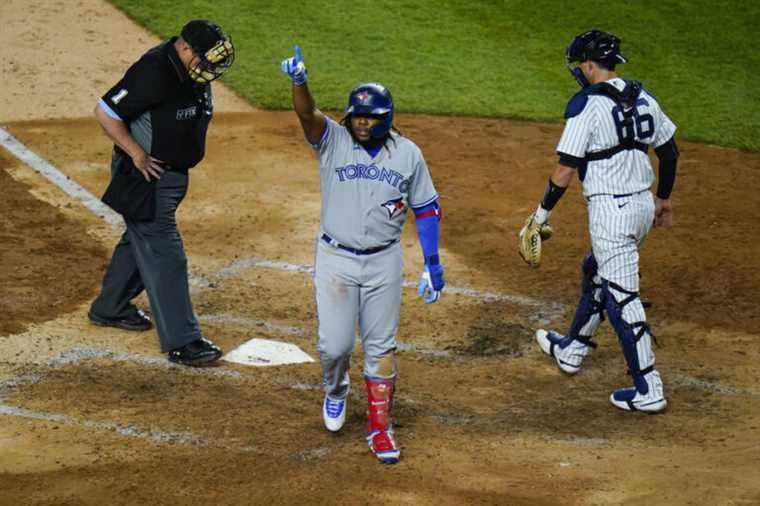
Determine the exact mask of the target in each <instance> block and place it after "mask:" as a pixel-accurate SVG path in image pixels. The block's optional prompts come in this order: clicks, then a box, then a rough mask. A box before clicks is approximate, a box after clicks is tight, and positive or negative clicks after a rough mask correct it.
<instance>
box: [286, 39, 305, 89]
mask: <svg viewBox="0 0 760 506" xmlns="http://www.w3.org/2000/svg"><path fill="white" fill-rule="evenodd" d="M294 50H295V56H292V57H290V58H285V59H284V60H282V63H280V68H281V69H282V71H283V72H285V73H286V74H287V75H288V76H290V79H291V80H292V81H293V84H295V85H296V86H301V85H302V84H304V83H305V82H306V80H307V79H308V73H307V72H306V65H305V64H304V62H303V56H302V55H301V48H300V47H299V46H294Z"/></svg>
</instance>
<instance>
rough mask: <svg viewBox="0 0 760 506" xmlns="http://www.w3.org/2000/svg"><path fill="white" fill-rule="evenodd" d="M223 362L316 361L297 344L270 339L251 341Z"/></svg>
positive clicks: (293, 362)
mask: <svg viewBox="0 0 760 506" xmlns="http://www.w3.org/2000/svg"><path fill="white" fill-rule="evenodd" d="M223 360H226V361H227V362H234V363H235V364H244V365H256V366H267V365H283V364H301V363H304V362H314V359H313V358H311V357H310V356H309V355H307V354H306V353H304V352H303V351H301V348H299V347H298V346H296V345H295V344H290V343H283V342H280V341H270V340H268V339H251V340H250V341H248V342H245V343H243V344H241V345H240V346H238V347H237V348H235V349H234V350H232V351H231V352H229V353H227V355H225V356H224V358H223Z"/></svg>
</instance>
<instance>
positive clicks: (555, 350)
mask: <svg viewBox="0 0 760 506" xmlns="http://www.w3.org/2000/svg"><path fill="white" fill-rule="evenodd" d="M581 270H582V271H583V276H582V278H581V298H580V300H579V301H578V307H577V309H576V310H575V316H574V317H573V323H572V324H571V325H570V330H569V331H568V333H567V335H566V336H563V335H562V334H558V333H557V332H554V331H551V330H550V331H546V330H543V329H539V330H538V331H537V332H536V341H537V342H538V344H539V346H540V347H541V349H542V350H543V351H544V353H546V354H547V355H551V356H552V357H554V359H555V360H556V362H557V367H559V368H560V369H561V370H562V371H564V372H566V373H568V374H575V373H577V372H578V371H579V370H580V368H581V364H582V363H583V359H584V358H585V357H586V355H588V353H589V352H590V351H591V349H592V348H596V343H595V342H593V341H592V340H591V337H592V336H593V335H594V333H595V332H596V329H597V328H599V324H600V323H601V322H602V320H604V304H603V303H602V284H601V283H602V280H601V278H600V277H599V275H598V274H597V263H596V259H595V258H594V255H593V254H592V253H589V254H588V255H586V256H585V257H584V258H583V262H582V263H581Z"/></svg>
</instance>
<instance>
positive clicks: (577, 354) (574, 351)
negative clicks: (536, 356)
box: [536, 329, 596, 374]
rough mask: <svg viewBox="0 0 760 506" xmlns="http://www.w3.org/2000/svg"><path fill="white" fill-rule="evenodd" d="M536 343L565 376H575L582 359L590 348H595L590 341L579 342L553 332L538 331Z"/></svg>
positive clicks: (593, 343) (594, 344)
mask: <svg viewBox="0 0 760 506" xmlns="http://www.w3.org/2000/svg"><path fill="white" fill-rule="evenodd" d="M536 341H537V342H538V345H539V346H540V347H541V350H543V352H544V353H546V354H547V355H549V356H551V357H554V360H555V362H556V363H557V367H559V368H560V369H561V370H562V371H564V372H566V373H567V374H575V373H577V372H578V371H580V369H581V364H582V363H583V359H584V358H585V357H586V355H588V353H589V352H590V351H591V348H596V343H595V342H593V341H591V340H589V341H586V342H584V341H580V340H578V339H575V338H572V337H565V336H563V335H562V334H558V333H557V332H554V331H553V330H549V331H546V330H544V329H538V330H537V331H536Z"/></svg>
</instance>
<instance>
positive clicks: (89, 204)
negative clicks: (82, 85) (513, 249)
mask: <svg viewBox="0 0 760 506" xmlns="http://www.w3.org/2000/svg"><path fill="white" fill-rule="evenodd" d="M0 145H2V146H3V147H4V148H5V149H7V150H8V151H9V152H10V153H12V154H13V155H14V156H15V157H16V158H18V159H19V160H21V161H22V162H23V163H25V164H26V165H27V166H29V167H31V168H32V169H33V170H34V171H36V172H38V173H39V174H41V175H42V176H44V177H46V178H47V179H48V180H50V181H51V182H52V183H53V184H55V185H56V186H58V187H59V188H60V189H61V190H63V191H64V192H65V193H66V194H67V195H69V196H70V197H72V198H74V199H76V200H78V201H80V202H81V203H82V204H83V205H84V206H85V207H86V208H87V209H89V210H90V211H91V212H92V213H93V214H95V215H96V216H98V217H99V218H101V219H102V220H104V221H105V222H106V223H108V224H109V225H111V226H112V227H114V228H117V229H120V230H121V229H123V228H124V220H123V219H122V218H121V216H119V215H118V214H117V213H115V212H114V211H113V210H112V209H111V208H109V207H108V206H106V205H105V204H103V203H102V202H101V201H100V199H98V198H97V197H95V196H94V195H93V194H91V193H90V192H88V191H87V190H86V189H84V188H83V187H82V186H80V185H79V184H77V183H76V182H75V181H73V180H72V179H71V178H69V177H68V176H67V175H66V174H64V173H63V172H61V171H60V170H58V169H57V168H56V167H54V166H53V165H52V164H51V163H49V162H48V161H46V160H44V159H43V158H42V157H40V156H39V155H37V154H35V153H34V152H33V151H31V150H30V149H29V148H27V147H26V146H25V145H24V144H23V143H22V142H21V141H19V140H18V139H16V138H15V137H14V136H13V135H11V134H10V132H8V131H7V130H6V129H4V128H2V127H0ZM251 267H259V268H267V269H276V270H280V271H285V272H293V273H302V274H312V273H313V272H314V268H313V267H312V266H310V265H299V264H291V263H287V262H280V261H276V260H268V259H266V258H257V257H252V258H248V259H243V260H236V261H234V262H233V263H232V264H230V265H229V266H227V267H225V268H223V269H222V270H221V271H219V273H218V274H217V276H216V277H217V278H218V279H220V280H221V279H224V278H226V277H230V276H232V275H234V274H236V273H237V272H238V271H240V270H242V269H246V268H251ZM190 285H191V287H192V288H193V289H196V290H202V289H206V288H209V287H211V286H214V284H213V283H212V282H211V281H210V280H208V279H206V278H204V277H202V276H196V275H191V276H190ZM404 286H406V287H416V286H417V283H416V282H414V281H409V280H406V281H404ZM445 293H446V294H453V295H459V296H463V297H470V298H474V299H479V300H483V301H494V302H507V303H510V304H515V305H518V306H524V307H528V308H530V309H532V310H533V313H532V315H531V317H530V319H531V321H534V322H536V323H538V324H540V325H546V324H548V323H550V322H551V321H553V320H555V319H557V318H559V317H560V316H562V315H563V314H564V312H565V306H564V305H563V304H561V303H558V302H548V301H541V300H538V299H533V298H530V297H525V296H522V295H514V294H508V293H494V292H483V291H478V290H473V289H470V288H460V287H455V286H447V287H446V289H445Z"/></svg>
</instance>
